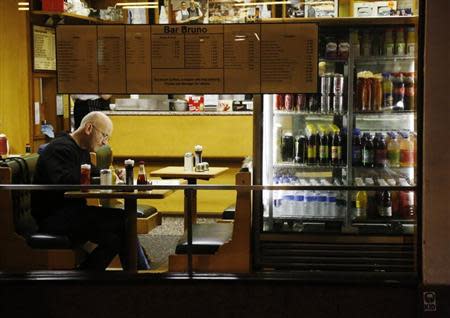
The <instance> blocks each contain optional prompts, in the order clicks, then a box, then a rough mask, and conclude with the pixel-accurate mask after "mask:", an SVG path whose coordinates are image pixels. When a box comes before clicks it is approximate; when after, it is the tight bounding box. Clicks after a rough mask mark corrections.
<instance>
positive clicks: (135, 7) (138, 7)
mask: <svg viewBox="0 0 450 318" xmlns="http://www.w3.org/2000/svg"><path fill="white" fill-rule="evenodd" d="M122 9H158V6H156V5H152V6H123V7H122Z"/></svg>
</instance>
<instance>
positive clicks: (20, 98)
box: [0, 0, 31, 153]
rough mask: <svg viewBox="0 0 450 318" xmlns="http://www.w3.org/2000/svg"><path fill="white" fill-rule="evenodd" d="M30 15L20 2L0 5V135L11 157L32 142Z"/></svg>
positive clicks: (13, 1) (6, 1) (1, 2)
mask: <svg viewBox="0 0 450 318" xmlns="http://www.w3.org/2000/svg"><path fill="white" fill-rule="evenodd" d="M28 33H29V30H28V23H27V13H25V12H24V11H18V10H17V1H15V0H2V1H0V43H1V45H0V132H1V133H5V134H6V135H7V136H8V139H9V143H10V147H11V153H20V152H24V150H25V144H26V143H27V142H29V141H30V133H31V131H30V124H31V119H30V112H29V105H30V97H29V87H30V74H29V72H30V66H29V63H30V61H31V59H30V58H29V51H28V38H29V35H28Z"/></svg>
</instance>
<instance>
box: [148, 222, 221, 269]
mask: <svg viewBox="0 0 450 318" xmlns="http://www.w3.org/2000/svg"><path fill="white" fill-rule="evenodd" d="M215 221H216V220H215V219H212V218H199V219H198V220H197V222H198V223H210V222H215ZM182 234H183V217H173V216H169V217H163V220H162V224H161V225H160V226H158V227H157V228H155V229H153V230H152V231H150V233H148V234H144V235H139V240H140V242H141V244H142V245H143V246H144V248H145V250H146V251H147V253H148V255H149V257H150V259H151V261H152V264H151V265H152V268H154V269H155V268H166V267H167V263H168V258H169V255H170V254H174V253H175V247H176V245H177V242H178V239H179V238H180V236H181V235H182Z"/></svg>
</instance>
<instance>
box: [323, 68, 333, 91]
mask: <svg viewBox="0 0 450 318" xmlns="http://www.w3.org/2000/svg"><path fill="white" fill-rule="evenodd" d="M332 91H333V74H331V73H326V74H324V75H323V76H321V77H320V93H321V94H322V96H324V95H328V94H330V93H331V92H332Z"/></svg>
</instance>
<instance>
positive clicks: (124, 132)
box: [110, 115, 253, 158]
mask: <svg viewBox="0 0 450 318" xmlns="http://www.w3.org/2000/svg"><path fill="white" fill-rule="evenodd" d="M110 117H111V119H112V121H113V123H114V131H113V136H112V138H111V141H110V144H111V147H112V148H113V151H114V156H116V157H117V156H119V157H124V156H125V157H126V156H129V157H178V158H182V157H183V155H184V153H185V152H188V151H189V152H193V151H194V146H195V145H197V144H199V145H202V146H203V154H204V156H205V157H206V158H207V157H240V158H244V157H246V156H251V155H252V138H253V135H252V131H253V129H252V125H253V122H252V121H253V119H252V116H145V115H142V116H119V115H113V116H110Z"/></svg>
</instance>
